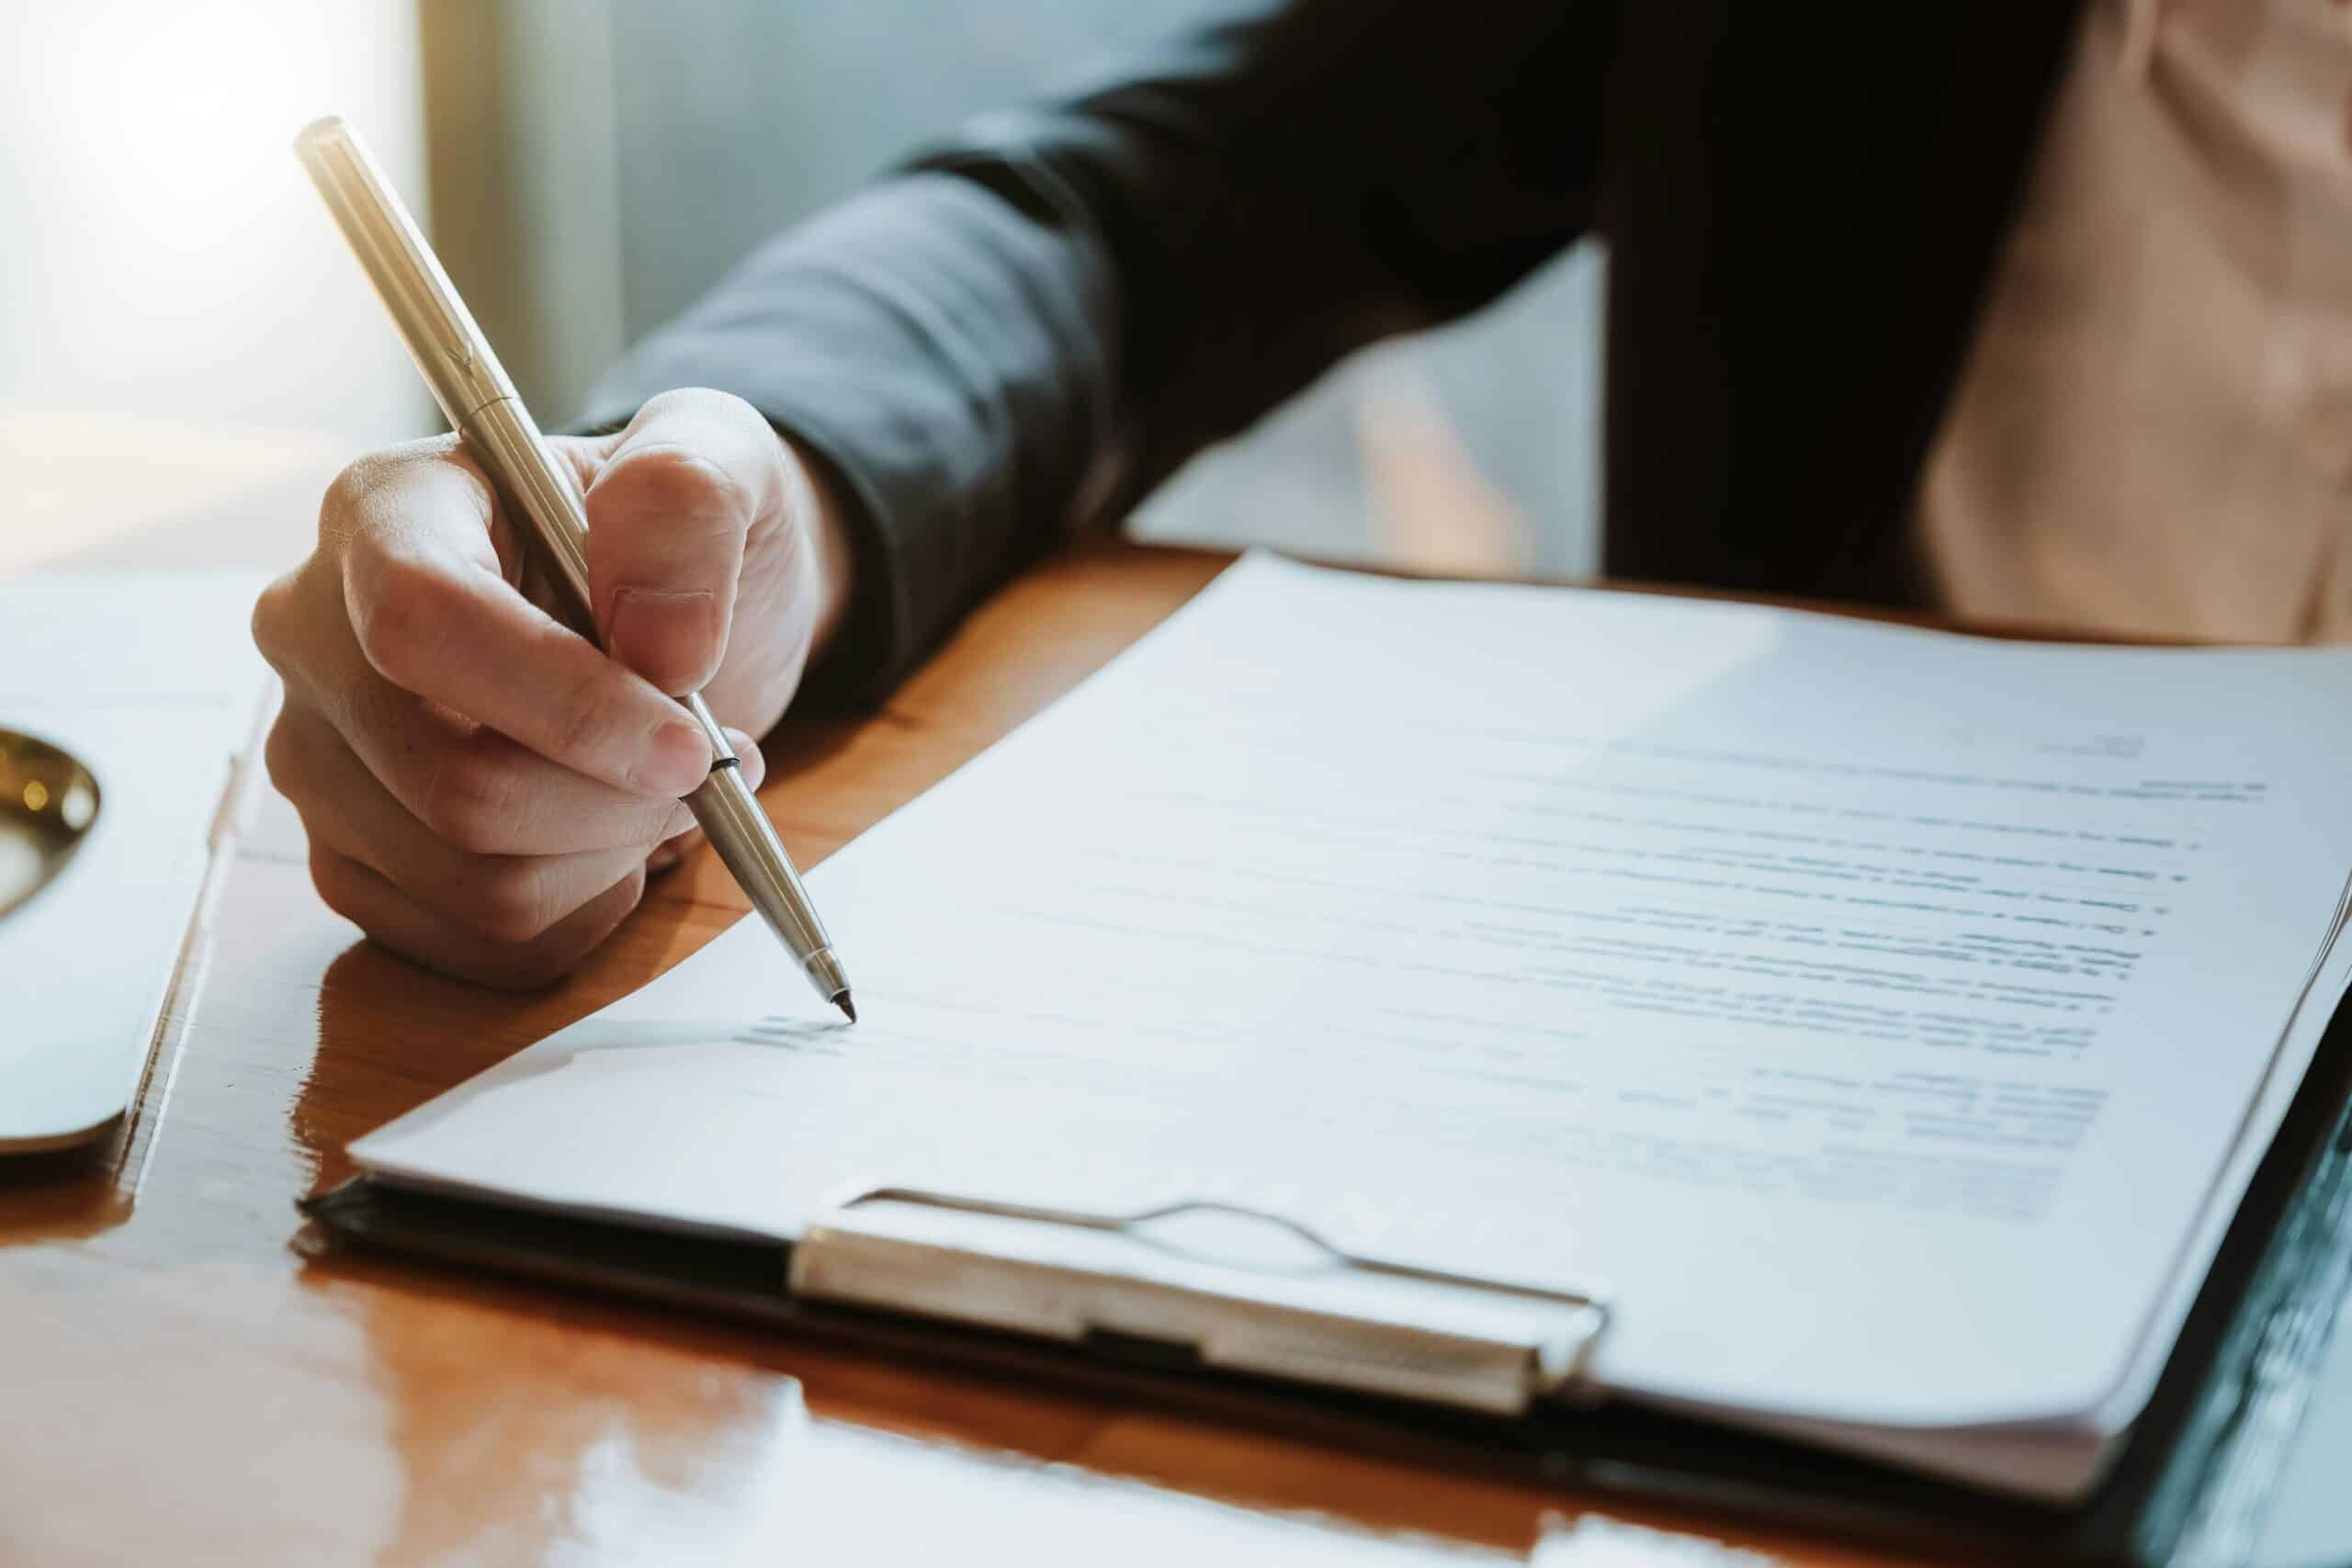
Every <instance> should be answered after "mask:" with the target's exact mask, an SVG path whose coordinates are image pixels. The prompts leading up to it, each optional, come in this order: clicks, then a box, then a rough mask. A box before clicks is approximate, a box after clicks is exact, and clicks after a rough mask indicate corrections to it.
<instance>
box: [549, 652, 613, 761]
mask: <svg viewBox="0 0 2352 1568" xmlns="http://www.w3.org/2000/svg"><path fill="white" fill-rule="evenodd" d="M621 724H622V716H621V714H620V713H619V711H618V708H617V706H616V703H615V702H614V699H613V693H612V682H611V680H610V678H609V676H608V675H607V674H606V672H605V671H604V670H603V669H602V668H599V667H594V666H591V667H590V668H589V671H587V672H586V673H584V674H582V676H581V677H580V678H579V679H577V680H575V681H573V682H571V684H570V686H569V687H568V688H567V689H566V691H565V692H564V694H563V696H562V699H561V700H560V702H558V703H557V704H556V707H555V712H554V714H553V716H552V722H551V725H550V731H551V735H550V739H552V740H553V741H554V743H555V747H556V751H557V754H558V756H560V757H563V758H572V759H582V760H584V759H587V758H592V757H596V756H599V755H601V754H603V752H605V750H607V749H608V748H609V745H610V743H611V741H612V740H613V739H614V737H615V736H616V733H617V732H618V730H619V729H620V728H621Z"/></svg>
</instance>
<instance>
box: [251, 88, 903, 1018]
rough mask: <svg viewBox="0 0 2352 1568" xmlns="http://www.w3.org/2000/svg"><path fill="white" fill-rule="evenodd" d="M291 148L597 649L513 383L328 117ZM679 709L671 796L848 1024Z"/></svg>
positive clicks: (562, 508) (829, 955) (734, 790)
mask: <svg viewBox="0 0 2352 1568" xmlns="http://www.w3.org/2000/svg"><path fill="white" fill-rule="evenodd" d="M294 151H295V152H296V154H297V155H298V156H300V158H301V160H302V166H303V167H304V168H305V169H307V170H308V171H309V172H310V175H311V184H313V185H315V186H318V190H319V195H320V196H321V197H323V198H325V201H326V204H327V210H328V211H329V212H331V213H332V214H334V220H335V224H336V226H337V227H338V228H340V229H341V230H342V231H343V237H344V238H345V240H346V241H348V242H349V243H350V245H351V254H353V255H354V256H356V258H357V259H358V262H359V265H360V268H361V269H362V270H363V271H365V272H366V273H367V274H368V281H369V282H371V283H373V284H374V285H375V286H376V292H377V294H378V295H379V297H381V298H382V299H383V301H384V309H385V310H388V311H389V312H390V314H391V318H392V322H393V324H394V325H395V326H396V327H398V328H399V329H400V334H401V341H402V342H403V343H405V344H407V345H408V352H409V356H410V357H411V358H413V359H414V360H415V361H416V367H417V370H418V371H419V372H420V373H421V374H423V376H424V380H425V384H426V385H427V386H429V387H430V388H432V389H433V397H434V400H435V401H436V402H438V403H439V404H440V405H441V412H443V413H444V414H446V415H447V416H448V420H449V428H450V429H452V430H455V431H456V432H457V433H458V435H459V436H460V437H461V438H462V439H463V440H464V441H465V443H466V446H467V447H468V449H469V450H470V451H471V452H472V453H473V455H474V457H475V458H476V460H478V461H479V462H480V463H481V466H482V467H483V468H485V469H486V470H488V472H489V474H490V477H491V481H492V483H493V484H494V485H496V486H497V488H498V493H499V497H500V499H501V500H502V501H503V502H504V503H505V506H506V511H507V514H508V516H509V517H511V518H513V519H514V520H515V521H516V522H517V523H518V524H520V525H521V531H522V532H523V534H524V535H525V536H526V537H528V538H529V539H530V540H531V542H532V543H533V544H534V545H535V546H537V556H538V560H539V565H540V567H541V569H542V570H543V571H544V572H545V573H546V576H547V579H548V586H549V588H550V590H551V591H552V592H553V594H554V596H555V599H556V603H557V605H558V609H559V612H560V618H561V619H562V620H563V621H564V623H565V624H566V625H567V626H570V627H571V629H572V630H573V631H575V632H578V633H579V634H580V635H581V636H582V637H586V638H587V639H588V640H589V641H591V642H593V643H596V644H597V645H598V646H599V647H601V646H603V642H602V639H601V638H599V637H597V635H596V616H595V612H594V609H593V608H592V607H591V605H590V603H589V597H588V557H587V540H588V520H587V517H586V514H585V513H583V512H582V509H581V501H580V496H579V494H578V492H577V491H574V490H573V488H572V485H571V479H569V478H567V477H566V475H565V473H564V470H563V469H562V468H560V466H559V465H558V464H557V463H556V461H555V459H554V457H552V456H551V455H550V454H549V453H548V448H547V442H546V438H545V437H543V436H542V435H540V434H539V427H538V426H537V424H536V423H533V422H532V419H531V415H530V411H529V410H527V409H526V408H525V407H524V406H523V400H522V399H521V398H520V397H518V396H516V395H515V383H514V382H512V381H510V380H508V379H507V377H506V372H505V370H504V369H503V367H501V366H500V365H499V363H498V356H497V355H495V354H493V353H492V352H491V347H490V344H489V341H488V340H487V339H485V338H484V337H483V336H482V334H481V328H480V327H478V326H476V325H475V324H474V318H473V313H472V312H471V311H469V310H467V309H466V304H465V301H464V300H462V299H458V291H457V289H456V288H453V287H451V285H450V283H449V276H448V274H447V273H445V272H443V271H442V270H441V263H440V261H439V260H438V259H437V258H435V255H434V254H433V250H432V247H431V246H429V245H427V244H426V243H424V233H423V232H422V231H420V230H419V229H418V228H417V226H416V220H415V219H413V218H412V217H411V216H410V215H409V210H408V209H407V207H406V206H405V205H403V204H402V203H401V198H400V195H399V193H398V192H396V191H394V190H393V189H392V187H391V183H390V181H388V180H387V179H385V178H384V174H383V171H382V169H380V168H379V167H378V166H377V164H376V161H375V159H374V158H373V157H371V156H369V154H368V149H367V147H366V146H365V145H364V144H363V143H362V142H361V141H360V140H359V137H358V135H357V133H356V132H355V131H353V130H351V129H350V128H349V127H348V126H346V125H345V124H344V122H343V120H342V119H341V118H340V117H337V116H332V115H331V116H329V117H328V118H324V119H322V120H318V121H316V122H314V123H312V124H311V125H308V126H305V127H304V128H303V130H302V132H301V134H300V136H298V137H296V138H295V141H294ZM684 703H685V705H686V710H687V711H688V712H689V713H691V714H692V715H693V716H694V717H695V722H696V723H697V724H699V725H701V726H702V729H703V733H704V734H705V735H707V736H708V737H709V738H710V755H711V766H710V775H709V776H708V777H707V778H706V779H705V780H704V781H703V782H702V784H700V785H698V786H697V787H696V788H695V791H694V793H693V794H691V795H687V796H686V797H685V800H686V805H687V807H689V808H690V809H691V810H692V811H693V812H694V814H695V821H696V822H699V823H700V824H702V829H703V831H704V833H706V834H707V835H708V837H709V839H710V843H711V847H712V848H713V849H715V850H717V851H718V858H719V859H720V860H721V861H722V862H724V863H726V866H727V869H728V870H729V872H731V873H733V874H734V877H735V880H736V881H737V882H738V883H740V884H741V886H742V888H743V891H744V893H745V894H746V895H748V896H749V897H750V898H751V900H752V908H755V909H757V910H759V912H760V915H761V918H762V919H765V920H766V921H767V923H768V929H769V930H771V931H775V934H776V937H777V939H778V940H779V941H781V942H783V943H784V945H785V948H786V951H788V952H789V953H791V954H792V956H793V959H794V961H795V962H796V963H797V964H799V965H800V970H801V973H802V974H804V975H806V976H809V984H810V985H811V986H813V987H816V989H817V994H818V995H819V996H820V997H823V998H825V999H826V1000H827V1001H829V1002H831V1003H832V1004H833V1005H834V1006H835V1007H838V1008H840V1009H841V1010H842V1013H843V1015H844V1016H846V1017H847V1018H848V1019H849V1021H851V1022H852V1023H854V1022H856V1021H857V1009H856V1007H855V1006H854V1004H853V1003H852V1002H851V1000H850V994H849V976H847V975H846V974H844V973H843V972H842V964H841V960H840V959H839V958H838V957H836V956H835V955H834V953H833V946H832V939H831V938H830V937H828V936H827V935H826V934H825V926H824V922H823V921H822V920H820V919H818V918H817V909H816V906H814V905H813V904H811V903H809V893H808V890H807V889H806V888H804V887H803V886H801V885H800V874H799V873H798V872H797V871H796V870H794V869H793V865H792V860H791V857H790V856H788V855H786V853H785V851H784V845H783V843H782V842H781V841H780V840H778V839H777V838H776V836H775V829H774V828H773V827H771V826H769V824H768V819H767V817H766V815H765V814H764V813H763V812H762V811H761V810H760V807H759V802H758V801H757V800H755V799H753V798H752V792H751V789H750V788H749V786H747V785H746V784H744V783H743V775H742V773H741V770H740V768H739V767H738V766H737V758H736V756H735V749H734V747H733V746H732V745H731V744H729V741H728V739H727V732H726V731H725V730H723V729H721V728H719V727H718V720H717V719H715V718H713V717H712V716H711V714H710V708H709V707H708V705H706V704H705V703H704V702H703V700H702V698H701V696H700V695H699V694H695V695H691V696H688V697H686V698H685V699H684Z"/></svg>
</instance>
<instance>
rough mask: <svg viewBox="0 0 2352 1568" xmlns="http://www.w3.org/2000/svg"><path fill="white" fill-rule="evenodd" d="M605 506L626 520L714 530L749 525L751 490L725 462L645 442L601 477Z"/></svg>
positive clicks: (607, 509)
mask: <svg viewBox="0 0 2352 1568" xmlns="http://www.w3.org/2000/svg"><path fill="white" fill-rule="evenodd" d="M596 489H597V490H598V491H600V492H601V494H600V496H599V499H600V500H601V501H603V502H604V507H603V509H602V510H604V511H605V512H606V513H609V514H615V515H616V517H617V518H623V519H638V518H644V519H653V518H658V519H660V520H662V522H663V523H665V524H667V525H671V526H672V527H675V526H677V525H681V524H684V525H700V526H703V527H707V528H709V529H712V530H713V531H718V530H722V529H728V528H738V527H742V526H744V525H747V524H748V523H749V521H750V519H751V515H752V492H751V491H750V490H749V489H748V488H747V487H746V486H745V485H744V484H743V482H742V481H741V479H737V478H736V477H735V476H734V475H733V474H731V473H729V471H728V470H727V469H726V468H724V467H722V466H721V465H719V464H718V463H716V462H713V461H712V460H711V459H710V458H708V457H705V456H703V455H702V454H701V453H699V452H696V451H694V450H692V449H691V448H688V447H685V446H674V445H663V446H641V447H639V448H637V449H635V450H633V451H631V452H629V453H628V454H626V455H624V456H623V457H620V458H619V459H618V460H617V461H616V462H615V463H614V464H613V465H612V466H611V467H610V468H607V469H605V472H604V474H602V475H601V476H599V478H598V479H597V483H596Z"/></svg>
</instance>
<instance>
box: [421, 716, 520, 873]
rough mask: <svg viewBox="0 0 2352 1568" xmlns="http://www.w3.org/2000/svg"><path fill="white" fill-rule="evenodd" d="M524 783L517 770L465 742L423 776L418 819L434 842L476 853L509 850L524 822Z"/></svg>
mask: <svg viewBox="0 0 2352 1568" xmlns="http://www.w3.org/2000/svg"><path fill="white" fill-rule="evenodd" d="M521 795H522V788H521V780H520V778H519V777H518V776H517V773H516V771H515V768H514V767H512V766H511V765H509V764H508V763H506V762H503V761H500V760H499V759H497V758H495V757H491V756H487V755H485V754H484V753H483V752H482V751H481V750H479V749H477V748H474V747H471V746H468V745H465V744H462V743H458V744H452V745H449V746H447V747H444V748H442V749H441V750H440V753H439V755H437V756H436V757H435V759H434V760H433V761H432V763H431V766H430V771H429V772H428V773H426V774H425V777H424V786H423V788H422V789H421V790H420V791H419V792H418V795H417V802H416V807H415V809H416V816H417V819H418V820H419V821H421V822H423V823H424V825H425V827H426V828H428V829H431V830H432V831H433V832H434V834H435V836H436V837H439V838H441V839H444V840H447V841H448V842H449V843H452V844H455V845H456V846H457V847H458V848H459V849H461V850H464V851H467V852H469V853H472V854H496V853H499V852H502V851H503V850H505V849H507V848H508V847H510V846H511V845H512V844H513V842H514V840H515V829H516V827H517V825H518V823H519V821H520V812H521V798H520V797H521Z"/></svg>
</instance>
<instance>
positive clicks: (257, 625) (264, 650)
mask: <svg viewBox="0 0 2352 1568" xmlns="http://www.w3.org/2000/svg"><path fill="white" fill-rule="evenodd" d="M294 592H295V589H294V575H293V574H292V573H290V572H289V573H288V574H287V575H286V576H284V577H281V578H278V579H277V580H276V581H273V582H272V583H270V585H269V586H268V587H266V588H265V589H263V590H262V591H261V594H260V597H258V598H256V599H255V600H254V614H253V619H252V622H251V623H250V625H251V627H252V631H253V639H254V648H256V649H259V650H260V652H261V656H262V657H263V658H264V659H266V660H268V661H269V665H270V668H271V669H273V670H276V671H278V672H279V673H280V674H283V673H284V672H285V671H286V666H287V664H288V657H289V655H290V653H291V651H292V650H291V641H292V637H293V623H294V611H293V604H292V600H293V597H294Z"/></svg>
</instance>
